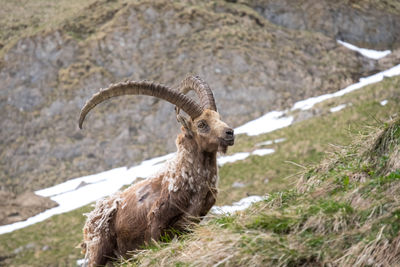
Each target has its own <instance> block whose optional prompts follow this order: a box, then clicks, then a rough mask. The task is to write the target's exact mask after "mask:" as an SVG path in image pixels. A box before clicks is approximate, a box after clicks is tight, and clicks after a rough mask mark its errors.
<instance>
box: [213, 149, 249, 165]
mask: <svg viewBox="0 0 400 267" xmlns="http://www.w3.org/2000/svg"><path fill="white" fill-rule="evenodd" d="M248 156H250V153H248V152H240V153H236V154H233V155H230V156H223V157H219V158H218V159H217V162H218V165H219V166H222V165H224V164H226V163H232V162H235V161H238V160H244V159H245V158H247V157H248Z"/></svg>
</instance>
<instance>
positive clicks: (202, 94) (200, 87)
mask: <svg viewBox="0 0 400 267" xmlns="http://www.w3.org/2000/svg"><path fill="white" fill-rule="evenodd" d="M190 90H194V91H195V92H196V94H197V96H198V98H199V99H200V106H201V107H202V108H203V109H212V110H215V111H217V105H216V104H215V100H214V95H213V92H212V91H211V88H210V86H208V84H207V83H206V82H205V81H203V80H202V79H201V78H200V77H199V76H188V77H186V78H185V79H184V80H183V81H182V82H181V84H180V86H179V92H181V93H183V94H186V93H187V92H189V91H190Z"/></svg>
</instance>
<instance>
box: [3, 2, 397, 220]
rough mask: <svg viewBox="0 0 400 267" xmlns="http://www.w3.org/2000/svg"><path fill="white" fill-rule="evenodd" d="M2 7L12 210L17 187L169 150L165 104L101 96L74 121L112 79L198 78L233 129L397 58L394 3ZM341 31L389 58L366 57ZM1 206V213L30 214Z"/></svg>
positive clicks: (170, 115) (169, 113)
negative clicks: (103, 99)
mask: <svg viewBox="0 0 400 267" xmlns="http://www.w3.org/2000/svg"><path fill="white" fill-rule="evenodd" d="M0 4H1V6H2V8H1V9H0V49H1V50H0V81H1V82H0V113H1V120H0V137H1V138H0V190H1V192H0V198H2V196H5V197H4V199H13V198H14V199H15V200H13V201H11V202H12V203H11V202H10V203H11V204H9V205H11V206H13V207H18V206H21V205H22V204H21V203H22V202H23V201H20V202H21V203H20V202H18V201H19V200H18V197H19V196H20V195H21V194H22V193H23V192H32V191H33V190H37V189H41V188H44V187H48V186H51V185H54V184H57V183H60V182H63V181H66V180H68V179H70V178H75V177H78V176H82V175H86V174H91V173H97V172H100V171H104V170H108V169H111V168H115V167H119V166H131V165H134V164H136V163H138V162H140V161H141V160H143V159H146V158H149V157H153V156H157V155H162V154H165V153H168V152H172V151H174V150H175V144H174V139H175V136H176V134H177V133H178V131H179V125H178V123H177V122H176V119H175V117H174V111H173V106H172V105H171V104H169V103H166V102H163V101H160V100H158V99H155V98H150V97H132V96H129V97H121V98H118V99H113V100H111V101H108V102H107V103H104V104H102V105H100V106H98V107H97V108H96V109H94V110H93V111H92V112H91V113H90V114H89V116H88V117H87V119H86V121H85V125H84V129H83V130H79V129H78V125H77V120H78V117H79V112H80V109H81V107H82V106H83V104H84V103H85V101H86V100H87V99H88V98H89V97H90V96H91V95H92V94H94V93H95V92H97V91H98V90H99V88H101V87H106V86H108V85H109V84H110V83H113V82H119V81H122V80H127V79H129V80H143V79H146V80H152V81H155V82H158V83H163V84H166V85H169V86H176V85H178V84H179V82H180V81H181V80H182V79H183V78H184V77H185V76H186V74H187V73H192V74H198V75H200V76H201V77H202V78H203V79H204V80H205V81H207V82H208V83H209V84H210V86H211V88H212V89H213V90H214V94H215V97H216V101H217V105H218V108H219V111H220V113H221V114H222V116H223V118H224V120H225V121H227V122H228V123H229V124H230V125H231V126H233V127H236V126H239V125H240V124H242V123H244V122H246V121H248V120H251V119H254V118H256V117H258V116H260V115H262V114H264V113H266V112H268V111H271V110H275V109H284V108H287V107H289V106H291V105H292V104H293V103H294V102H296V101H298V100H302V99H305V98H308V97H310V96H314V95H320V94H324V93H327V92H333V91H336V90H338V89H340V88H343V87H345V86H346V85H349V84H351V83H353V82H354V81H356V80H358V78H360V77H362V76H366V75H369V74H372V73H375V72H377V71H379V70H382V69H385V68H387V67H389V66H392V65H395V64H396V63H397V64H398V63H399V61H400V60H399V59H400V56H399V55H400V53H399V50H398V48H399V45H400V3H399V2H398V1H391V0H387V1H386V0H385V1H375V0H362V1H352V0H342V1H329V0H320V1H316V0H302V1H288V0H284V1H282V0H270V1H255V0H254V1H252V0H248V1H222V0H221V1H195V0H193V1H184V0H182V1H122V0H121V1H118V0H81V1H75V0H74V1H65V0H62V1H59V2H58V3H52V1H46V0H38V1H22V0H18V1H6V0H0ZM336 39H341V40H344V41H347V42H350V43H353V44H355V45H358V46H361V47H370V48H374V49H382V50H383V49H392V50H394V53H392V55H391V56H389V57H387V58H385V59H382V60H380V61H376V60H369V59H366V58H365V57H363V56H361V55H359V54H357V53H355V52H352V51H349V50H348V49H346V48H344V47H342V46H341V45H339V44H337V42H336ZM24 194H27V193H24ZM0 202H3V203H6V202H4V201H2V199H0ZM7 203H8V202H7ZM18 203H20V204H18ZM4 205H5V206H3V207H2V208H1V209H2V210H3V211H5V210H6V211H7V212H3V213H0V215H1V216H3V217H2V218H3V219H4V218H6V219H7V216H11V215H13V216H17V217H18V216H22V217H24V216H23V215H21V214H17V215H16V214H15V211H14V210H12V209H10V208H8V206H7V205H8V204H4ZM46 205H49V206H51V205H52V204H51V203H47V204H46ZM38 206H44V205H43V204H38ZM8 210H9V211H10V212H8ZM8 213H10V214H11V215H10V214H8ZM26 216H28V215H26ZM26 216H25V217H26ZM29 216H30V215H29ZM2 218H0V224H1V222H3V224H4V223H7V222H9V221H10V220H8V221H7V220H6V219H4V220H3V219H2ZM18 218H20V217H18Z"/></svg>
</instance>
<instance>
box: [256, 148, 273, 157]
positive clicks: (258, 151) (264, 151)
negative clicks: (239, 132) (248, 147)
mask: <svg viewBox="0 0 400 267" xmlns="http://www.w3.org/2000/svg"><path fill="white" fill-rule="evenodd" d="M274 152H275V150H274V149H272V148H262V149H256V150H254V151H253V152H252V153H251V154H252V155H257V156H265V155H268V154H272V153H274Z"/></svg>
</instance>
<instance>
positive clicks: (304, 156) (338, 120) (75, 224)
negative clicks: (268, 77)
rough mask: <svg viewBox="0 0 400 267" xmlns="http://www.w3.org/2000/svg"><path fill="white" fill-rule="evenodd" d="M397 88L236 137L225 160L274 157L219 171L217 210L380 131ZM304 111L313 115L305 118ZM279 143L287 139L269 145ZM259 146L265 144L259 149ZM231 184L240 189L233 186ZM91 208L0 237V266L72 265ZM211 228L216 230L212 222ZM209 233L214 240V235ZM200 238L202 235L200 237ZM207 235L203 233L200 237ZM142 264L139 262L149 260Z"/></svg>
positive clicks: (394, 108) (391, 84) (375, 89)
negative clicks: (238, 155)
mask: <svg viewBox="0 0 400 267" xmlns="http://www.w3.org/2000/svg"><path fill="white" fill-rule="evenodd" d="M399 86H400V77H399V76H397V77H393V78H386V79H384V80H383V81H382V82H380V83H376V84H373V85H370V86H367V87H365V88H362V89H360V90H359V91H355V92H353V93H350V94H347V95H344V96H342V97H338V98H332V99H330V100H327V101H324V102H322V103H319V104H317V105H316V106H315V107H314V108H312V109H311V110H308V111H303V112H300V113H298V115H299V117H298V118H303V120H302V121H299V122H297V123H295V124H293V125H291V126H290V127H286V128H282V129H280V130H277V131H273V132H270V133H266V134H261V135H256V136H247V135H239V136H238V137H237V142H236V145H235V146H234V147H233V149H232V150H231V151H230V152H229V154H228V155H235V154H236V153H237V152H251V151H254V150H255V149H259V148H269V149H274V150H275V152H274V153H272V154H268V155H264V156H257V155H252V156H249V157H248V158H246V159H244V160H242V161H236V162H233V163H227V164H225V165H223V166H222V167H221V168H220V185H219V190H220V193H219V197H218V203H217V205H219V206H221V205H231V203H232V202H234V201H237V200H239V199H241V198H244V197H246V196H248V195H264V194H266V193H271V194H273V195H279V194H286V193H285V192H286V191H285V190H290V189H291V188H293V187H294V186H295V184H296V183H297V182H298V179H299V177H300V173H302V172H304V168H308V166H310V165H311V166H313V165H315V164H317V163H318V162H319V161H320V160H321V159H322V158H324V157H325V156H326V155H327V156H328V157H332V156H331V154H326V152H327V151H328V152H331V153H332V152H336V151H337V149H340V148H342V147H344V146H346V145H349V144H350V143H351V140H353V139H354V138H359V137H358V136H359V134H360V133H363V134H367V133H368V132H371V129H376V128H377V127H382V121H387V120H389V119H390V118H396V117H397V116H398V114H399V106H398V103H399V101H400V94H399V90H398V88H399ZM385 100H386V101H385ZM382 103H384V105H383V104H382ZM343 104H347V107H345V108H344V109H342V110H340V111H337V112H333V113H332V111H331V109H332V108H335V107H337V106H340V105H343ZM304 112H306V113H311V114H315V115H316V116H315V117H311V118H308V119H304V118H305V117H304V116H305V115H304ZM371 127H372V128H371ZM327 129H329V130H327ZM279 139H285V140H283V141H281V142H268V141H270V140H279ZM262 143H265V145H260V144H262ZM356 159H357V157H354V160H356ZM235 182H236V183H238V182H239V183H241V184H242V185H241V186H234V184H235ZM279 192H283V193H279ZM298 203H301V201H299V202H298ZM91 209H92V207H91V206H90V205H87V206H85V207H82V208H80V209H77V210H74V211H71V212H68V213H64V214H60V215H57V216H53V217H52V218H50V219H48V220H45V221H43V222H41V223H37V224H35V225H32V226H29V227H26V228H24V229H20V230H17V231H14V232H11V233H7V234H3V235H0V258H1V259H2V264H4V265H7V266H20V265H22V264H27V265H30V266H60V265H61V266H75V264H76V260H77V259H80V258H81V257H82V255H80V249H77V248H75V246H77V245H78V244H79V242H80V240H81V238H82V226H83V223H84V220H85V217H84V216H83V215H82V214H83V213H86V212H88V211H90V210H91ZM260 214H261V213H260ZM238 216H239V217H240V216H241V215H240V214H239V215H238ZM235 217H236V216H235ZM210 218H211V219H212V218H213V216H211V217H210ZM214 218H215V220H217V221H218V220H219V219H221V220H222V221H224V220H225V218H226V216H217V217H214ZM228 218H230V217H229V216H228ZM211 222H213V219H212V220H211ZM213 225H214V226H215V223H213ZM214 226H213V227H214ZM216 227H217V228H216V230H215V231H225V230H224V228H223V227H222V228H221V227H220V225H218V224H217V225H216ZM207 231H208V230H207ZM230 233H231V232H230ZM211 234H212V235H213V236H217V235H216V232H211ZM198 235H201V233H200V232H198ZM206 236H207V235H206V233H205V235H204V237H206ZM235 236H236V237H237V235H235ZM185 238H189V239H190V238H193V236H191V235H188V236H185V237H184V239H183V240H185ZM195 238H197V237H196V235H195ZM227 238H228V237H227ZM207 240H209V241H210V246H213V245H212V244H213V243H212V242H211V241H212V239H207ZM174 242H175V241H174ZM178 245H179V246H181V245H182V246H183V245H184V243H180V242H179V243H178ZM163 247H164V245H163ZM171 248H174V247H171ZM169 249H170V248H169V244H167V245H166V248H165V250H163V251H165V253H166V255H168V261H170V260H173V258H174V257H170V256H169V255H170V254H169V253H170V250H169ZM231 249H233V250H234V249H235V248H231ZM152 250H154V248H152V249H151V250H150V251H148V250H145V251H144V254H145V255H148V256H149V257H154V258H156V259H159V260H160V261H161V260H162V257H164V256H162V257H159V258H158V255H153V254H146V253H151V251H152ZM203 252H204V253H205V254H204V255H208V256H209V254H207V253H212V252H211V251H208V252H205V251H203ZM183 253H187V252H186V251H183V252H182V255H183ZM194 256H195V255H193V257H194ZM208 256H207V257H208ZM247 256H249V255H247ZM200 258H201V257H200ZM146 259H147V257H146ZM146 259H143V261H147V260H146ZM203 259H205V258H203ZM180 260H181V259H180ZM191 260H192V259H191ZM141 261H142V260H140V262H141ZM182 261H183V260H182ZM199 265H201V264H200V263H199Z"/></svg>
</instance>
